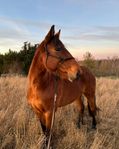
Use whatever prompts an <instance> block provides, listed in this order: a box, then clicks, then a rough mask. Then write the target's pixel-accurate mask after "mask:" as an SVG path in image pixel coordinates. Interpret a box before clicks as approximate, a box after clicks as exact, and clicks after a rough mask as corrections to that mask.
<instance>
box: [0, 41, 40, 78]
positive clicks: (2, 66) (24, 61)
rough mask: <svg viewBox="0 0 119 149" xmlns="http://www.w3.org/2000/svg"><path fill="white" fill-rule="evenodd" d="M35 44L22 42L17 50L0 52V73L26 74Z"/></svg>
mask: <svg viewBox="0 0 119 149" xmlns="http://www.w3.org/2000/svg"><path fill="white" fill-rule="evenodd" d="M37 46H38V45H37V44H35V45H31V44H30V43H28V42H24V45H23V47H22V49H21V50H20V51H19V52H16V51H12V50H9V52H7V53H5V54H0V74H7V73H17V74H24V75H27V73H28V70H29V67H30V64H31V61H32V58H33V56H34V53H35V50H36V48H37Z"/></svg>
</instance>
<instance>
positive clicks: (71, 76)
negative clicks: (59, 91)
mask: <svg viewBox="0 0 119 149" xmlns="http://www.w3.org/2000/svg"><path fill="white" fill-rule="evenodd" d="M79 78H80V72H77V73H73V74H72V73H69V74H68V80H69V81H70V82H73V81H74V80H77V79H79Z"/></svg>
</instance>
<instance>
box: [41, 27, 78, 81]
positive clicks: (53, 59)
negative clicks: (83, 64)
mask: <svg viewBox="0 0 119 149" xmlns="http://www.w3.org/2000/svg"><path fill="white" fill-rule="evenodd" d="M59 36H60V30H59V32H58V33H56V34H55V31H54V25H53V26H52V27H51V29H50V31H49V32H48V34H47V35H46V37H45V39H44V41H43V42H44V52H43V53H42V60H43V64H44V66H45V68H46V69H47V70H48V71H51V72H52V73H54V74H56V75H59V76H60V77H61V78H63V79H68V80H69V81H71V82H72V81H73V80H75V79H77V78H78V77H79V75H80V71H79V64H78V63H77V62H76V60H75V59H74V58H73V57H72V55H71V54H70V53H69V52H68V51H67V49H66V48H65V46H64V45H63V43H62V42H61V40H60V39H59Z"/></svg>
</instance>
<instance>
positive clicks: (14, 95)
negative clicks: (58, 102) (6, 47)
mask: <svg viewBox="0 0 119 149" xmlns="http://www.w3.org/2000/svg"><path fill="white" fill-rule="evenodd" d="M26 82H27V81H26V78H23V77H12V78H0V148H1V149H39V148H40V146H41V144H42V142H43V139H44V136H43V134H42V131H41V127H40V124H39V121H38V119H37V118H36V116H35V114H34V113H33V112H32V110H31V109H30V107H28V105H27V101H26ZM97 105H98V106H99V107H100V108H101V109H102V112H100V113H99V115H98V117H97V119H98V125H97V130H96V131H91V130H90V127H91V118H90V117H89V116H88V114H87V110H85V117H84V121H85V125H83V126H82V127H81V129H80V130H79V129H78V128H77V127H76V120H77V115H78V113H77V111H76V110H75V106H74V105H73V104H72V105H68V106H66V107H64V108H61V109H59V110H58V111H57V113H56V121H55V127H54V137H53V138H54V140H53V141H54V148H55V149H118V148H119V142H118V140H119V79H110V78H99V79H97Z"/></svg>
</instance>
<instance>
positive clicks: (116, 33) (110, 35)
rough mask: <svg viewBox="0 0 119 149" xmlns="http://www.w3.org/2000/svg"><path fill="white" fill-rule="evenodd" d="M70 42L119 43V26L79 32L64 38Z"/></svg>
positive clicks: (100, 27)
mask: <svg viewBox="0 0 119 149" xmlns="http://www.w3.org/2000/svg"><path fill="white" fill-rule="evenodd" d="M64 38H65V39H70V40H84V41H85V40H86V41H87V40H88V41H96V40H101V41H102V40H103V41H115V42H116V41H119V26H115V27H114V26H99V27H94V28H92V29H89V30H87V32H86V31H84V32H83V31H82V32H81V31H79V29H78V30H77V32H76V33H75V32H74V33H73V34H72V35H69V36H64Z"/></svg>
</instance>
